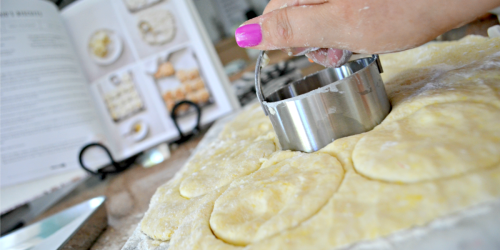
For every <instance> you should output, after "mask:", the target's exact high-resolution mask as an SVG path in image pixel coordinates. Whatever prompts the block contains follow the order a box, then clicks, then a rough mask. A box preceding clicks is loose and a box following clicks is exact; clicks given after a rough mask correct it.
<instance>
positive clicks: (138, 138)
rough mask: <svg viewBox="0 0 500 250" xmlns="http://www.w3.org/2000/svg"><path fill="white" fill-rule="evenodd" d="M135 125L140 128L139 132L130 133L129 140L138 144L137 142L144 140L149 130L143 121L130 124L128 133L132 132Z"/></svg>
mask: <svg viewBox="0 0 500 250" xmlns="http://www.w3.org/2000/svg"><path fill="white" fill-rule="evenodd" d="M136 124H139V125H140V126H141V128H140V130H139V131H137V132H132V133H131V135H130V139H132V141H134V142H138V141H141V140H143V139H144V138H146V135H147V134H148V130H149V126H148V124H147V123H146V122H144V121H143V120H137V121H135V122H133V123H131V126H130V130H129V131H133V130H134V126H135V125H136Z"/></svg>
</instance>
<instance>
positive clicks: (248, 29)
mask: <svg viewBox="0 0 500 250" xmlns="http://www.w3.org/2000/svg"><path fill="white" fill-rule="evenodd" d="M235 37H236V43H237V44H238V46H240V47H242V48H248V47H253V46H256V45H259V44H260V42H261V41H262V31H261V30H260V25H259V24H256V23H254V24H248V25H244V26H241V27H239V28H237V29H236V32H235Z"/></svg>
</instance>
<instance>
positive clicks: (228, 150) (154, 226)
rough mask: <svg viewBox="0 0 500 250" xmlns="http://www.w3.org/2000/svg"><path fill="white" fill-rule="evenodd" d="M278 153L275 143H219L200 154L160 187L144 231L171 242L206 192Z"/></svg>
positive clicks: (265, 141) (262, 141) (256, 167)
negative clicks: (183, 221) (176, 231)
mask: <svg viewBox="0 0 500 250" xmlns="http://www.w3.org/2000/svg"><path fill="white" fill-rule="evenodd" d="M275 150H276V146H275V144H274V142H273V140H269V139H267V138H265V137H264V138H258V139H255V140H246V141H217V142H214V143H212V144H211V145H210V146H209V147H208V148H207V149H205V150H203V151H201V152H199V153H198V154H197V155H195V156H194V157H193V159H191V161H190V162H188V164H186V166H184V167H183V168H182V169H181V170H180V171H179V172H178V173H177V174H176V176H175V177H174V178H173V179H172V180H171V181H169V182H168V183H167V184H165V185H163V186H161V187H160V188H158V190H157V191H156V193H155V194H154V196H153V198H152V199H151V203H150V206H149V210H148V211H147V212H146V214H145V216H144V219H143V220H142V222H141V230H142V232H144V233H145V234H147V235H148V236H149V237H151V238H153V239H157V240H169V239H170V238H171V236H172V234H173V233H174V231H175V230H176V229H177V227H178V226H179V225H180V224H181V223H182V220H183V219H184V217H185V216H187V215H188V214H190V213H192V212H193V211H195V210H196V209H197V207H198V206H199V204H200V202H207V201H204V200H205V199H206V197H205V196H206V195H205V194H207V193H210V192H213V190H216V189H220V188H224V186H226V185H227V184H229V183H231V181H233V180H235V179H237V178H239V177H241V176H244V175H248V174H249V173H251V172H253V171H255V170H257V169H258V168H259V167H260V165H261V161H262V160H265V159H266V157H268V156H270V155H271V153H273V152H274V151H275Z"/></svg>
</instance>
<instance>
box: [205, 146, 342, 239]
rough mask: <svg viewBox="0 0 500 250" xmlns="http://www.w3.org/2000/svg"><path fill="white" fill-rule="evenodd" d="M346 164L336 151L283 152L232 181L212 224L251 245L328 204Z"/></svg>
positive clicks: (217, 232) (219, 232) (224, 234)
mask: <svg viewBox="0 0 500 250" xmlns="http://www.w3.org/2000/svg"><path fill="white" fill-rule="evenodd" d="M343 173H344V170H343V169H342V166H341V165H340V163H339V162H338V161H337V159H335V158H334V157H332V156H330V155H327V154H322V153H313V154H305V153H300V152H291V151H282V152H278V153H276V154H275V155H273V157H271V158H270V159H269V160H267V161H266V162H265V163H264V164H263V165H262V167H261V168H260V169H259V170H258V171H256V172H254V173H252V174H251V175H249V176H246V177H244V178H241V179H238V180H236V181H234V182H233V183H231V185H230V186H229V188H228V189H227V190H226V191H225V192H224V194H223V195H222V196H221V197H219V198H218V199H217V201H216V202H215V207H214V211H213V212H212V215H211V218H210V226H211V228H212V230H213V232H214V233H215V235H216V236H218V238H219V239H222V240H224V241H226V242H229V243H232V244H235V245H248V244H250V243H252V242H256V241H260V240H262V239H265V238H268V237H270V236H273V235H276V234H278V233H279V232H281V231H283V230H285V229H288V228H291V227H294V226H297V225H298V224H299V223H301V222H302V221H304V220H306V219H308V218H309V217H311V216H312V215H314V214H315V213H317V212H318V211H319V209H320V208H321V207H323V206H324V205H325V204H326V202H327V201H328V199H329V198H330V197H331V196H332V195H333V193H334V191H335V190H336V189H337V188H338V186H339V185H340V182H341V181H342V178H343Z"/></svg>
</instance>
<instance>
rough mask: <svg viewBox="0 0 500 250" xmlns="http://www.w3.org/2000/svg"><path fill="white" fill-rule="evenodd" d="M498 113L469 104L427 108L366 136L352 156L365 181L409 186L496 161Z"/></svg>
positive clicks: (499, 139) (499, 138) (499, 134)
mask: <svg viewBox="0 0 500 250" xmlns="http://www.w3.org/2000/svg"><path fill="white" fill-rule="evenodd" d="M499 124H500V110H499V109H497V108H495V107H493V106H491V105H489V104H482V103H473V102H454V103H443V104H435V105H429V106H426V107H424V108H422V109H420V110H419V111H417V112H415V113H414V114H412V115H410V116H409V117H407V118H404V119H401V120H398V121H395V122H391V123H386V124H383V125H382V126H380V127H378V128H377V129H375V130H374V131H372V132H370V133H367V134H366V136H364V137H363V138H362V139H361V140H360V141H359V143H358V144H357V145H356V148H355V150H354V152H353V162H354V167H355V169H356V170H357V171H358V172H359V173H360V174H362V175H365V176H366V177H369V178H373V179H377V180H385V181H391V182H403V183H412V182H419V181H426V180H435V179H440V178H445V177H449V176H455V175H460V174H463V173H466V172H468V171H471V170H475V169H481V168H486V167H491V166H493V165H494V164H495V163H498V162H500V129H499V126H500V125H499Z"/></svg>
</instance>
